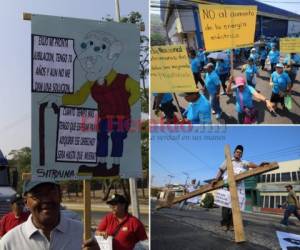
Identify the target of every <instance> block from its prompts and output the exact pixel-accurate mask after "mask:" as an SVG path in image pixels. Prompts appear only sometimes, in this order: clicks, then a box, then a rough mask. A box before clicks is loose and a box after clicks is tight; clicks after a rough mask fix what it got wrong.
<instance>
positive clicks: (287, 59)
mask: <svg viewBox="0 0 300 250" xmlns="http://www.w3.org/2000/svg"><path fill="white" fill-rule="evenodd" d="M291 60H293V61H294V63H295V64H300V56H299V55H298V54H295V55H294V56H293V57H292V58H291V55H290V54H288V55H286V57H285V58H284V63H286V64H289V63H290V61H291ZM292 71H293V73H294V74H297V71H298V67H295V66H294V67H292Z"/></svg>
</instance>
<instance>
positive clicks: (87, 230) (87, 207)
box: [83, 180, 92, 240]
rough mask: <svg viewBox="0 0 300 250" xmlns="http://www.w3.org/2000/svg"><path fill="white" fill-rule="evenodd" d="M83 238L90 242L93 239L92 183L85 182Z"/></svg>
mask: <svg viewBox="0 0 300 250" xmlns="http://www.w3.org/2000/svg"><path fill="white" fill-rule="evenodd" d="M83 202H84V209H83V221H84V225H83V238H84V240H88V239H90V238H91V237H92V234H91V181H90V180H83Z"/></svg>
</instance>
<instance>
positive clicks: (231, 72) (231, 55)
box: [230, 49, 233, 76]
mask: <svg viewBox="0 0 300 250" xmlns="http://www.w3.org/2000/svg"><path fill="white" fill-rule="evenodd" d="M230 64H231V67H230V75H231V76H233V49H232V50H230Z"/></svg>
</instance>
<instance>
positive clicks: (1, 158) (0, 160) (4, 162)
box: [0, 150, 8, 166]
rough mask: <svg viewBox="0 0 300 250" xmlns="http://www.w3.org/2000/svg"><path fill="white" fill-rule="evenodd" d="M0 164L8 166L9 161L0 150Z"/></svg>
mask: <svg viewBox="0 0 300 250" xmlns="http://www.w3.org/2000/svg"><path fill="white" fill-rule="evenodd" d="M0 166H8V161H7V159H6V158H5V157H4V155H3V153H2V151H1V150H0Z"/></svg>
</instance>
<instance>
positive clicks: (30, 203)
mask: <svg viewBox="0 0 300 250" xmlns="http://www.w3.org/2000/svg"><path fill="white" fill-rule="evenodd" d="M24 202H25V205H26V206H27V208H28V209H29V210H30V212H31V215H30V216H29V218H28V220H27V221H26V222H24V223H23V224H21V225H19V226H17V227H15V228H14V229H12V230H11V231H10V232H8V233H7V234H6V235H5V236H4V237H3V238H2V239H1V241H0V249H1V250H14V249H20V247H21V248H22V249H24V250H35V249H51V250H61V249H65V250H68V249H70V250H71V249H72V250H73V249H74V250H77V249H78V250H79V249H81V245H82V236H83V226H82V223H81V222H79V221H75V220H71V219H68V218H66V217H65V216H64V215H63V214H61V213H60V202H61V192H60V187H59V185H57V184H56V183H55V182H52V181H46V182H41V181H26V182H25V184H24Z"/></svg>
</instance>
